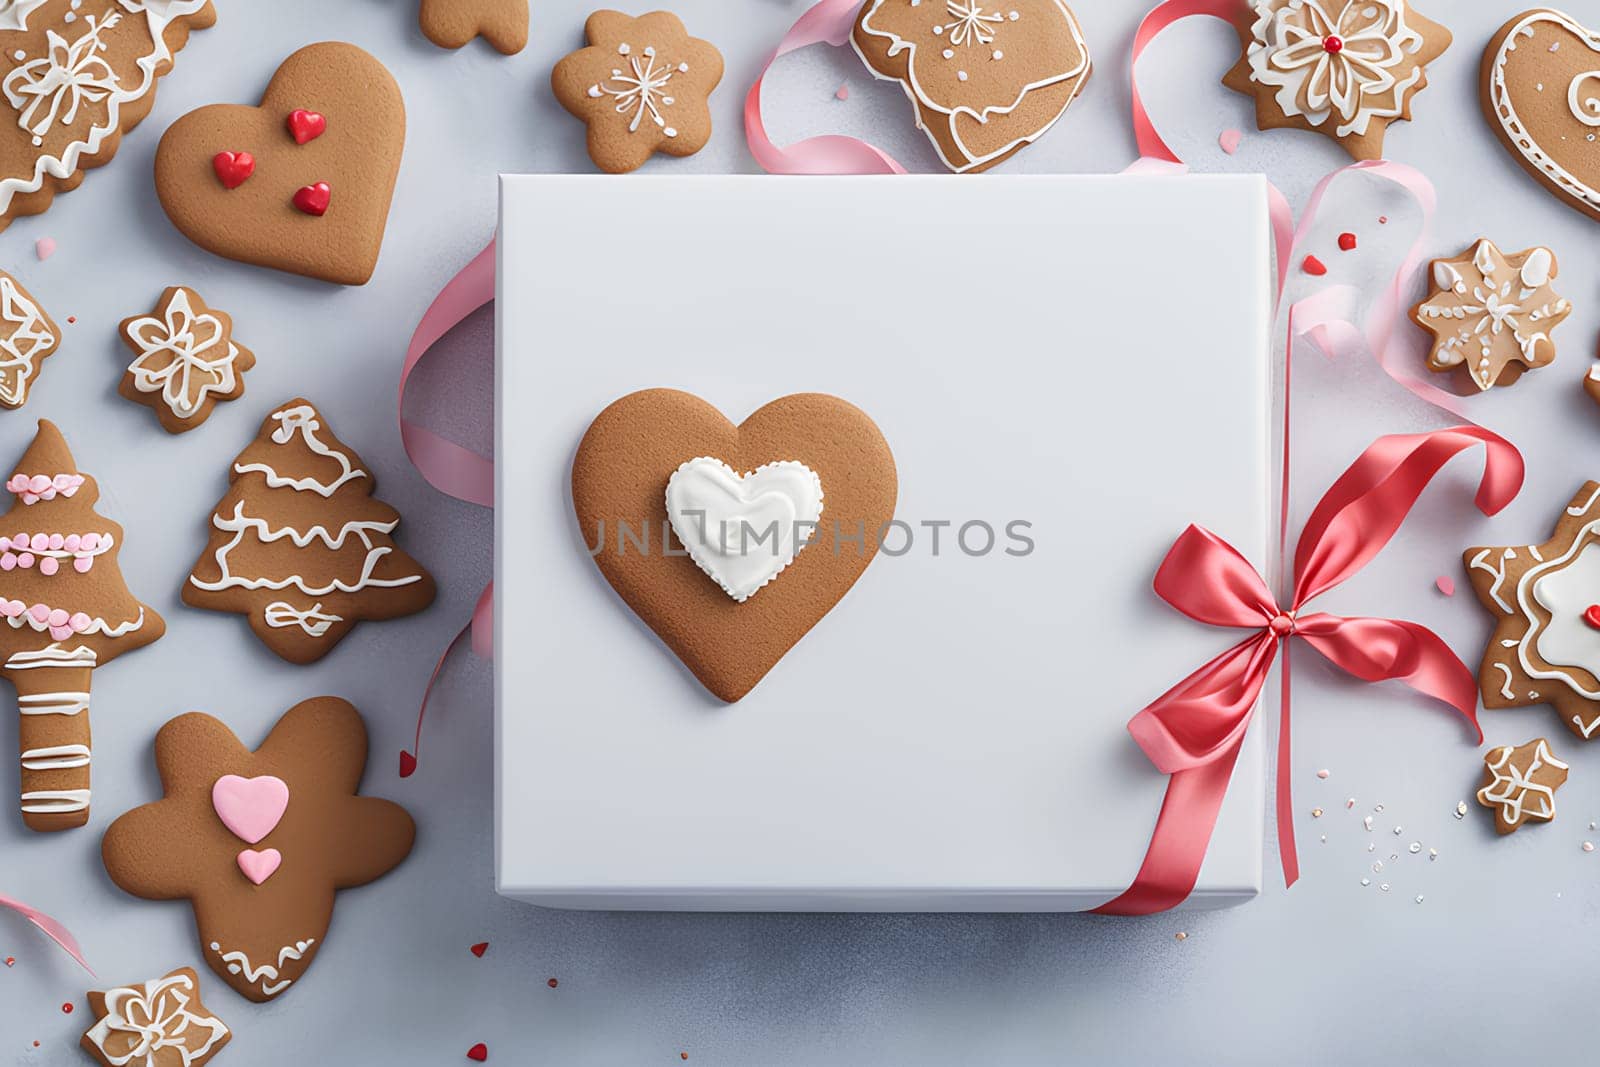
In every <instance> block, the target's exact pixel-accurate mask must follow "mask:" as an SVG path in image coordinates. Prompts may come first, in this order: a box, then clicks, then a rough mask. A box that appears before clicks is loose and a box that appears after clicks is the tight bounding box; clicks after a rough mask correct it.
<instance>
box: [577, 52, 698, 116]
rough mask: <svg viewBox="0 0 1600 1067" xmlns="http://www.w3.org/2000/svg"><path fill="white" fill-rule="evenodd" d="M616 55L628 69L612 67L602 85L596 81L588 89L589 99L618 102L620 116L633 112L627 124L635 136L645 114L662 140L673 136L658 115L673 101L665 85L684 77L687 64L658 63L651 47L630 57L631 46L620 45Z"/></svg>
mask: <svg viewBox="0 0 1600 1067" xmlns="http://www.w3.org/2000/svg"><path fill="white" fill-rule="evenodd" d="M617 54H618V55H620V56H625V57H627V60H628V70H626V71H624V70H621V69H617V68H613V69H612V71H611V77H610V78H608V79H606V80H605V81H603V82H597V83H596V84H594V85H591V86H590V87H589V96H590V98H591V99H596V100H598V99H600V98H601V97H604V96H609V97H611V98H612V99H613V100H615V101H616V102H617V104H616V111H617V114H619V115H626V114H627V113H628V112H630V111H632V112H633V120H632V121H631V122H629V123H628V132H629V133H638V132H639V128H640V126H641V125H642V124H643V122H644V117H645V116H646V115H649V116H650V121H651V122H652V123H653V124H654V125H655V126H656V128H657V129H659V130H660V131H661V135H662V136H663V137H676V136H678V131H677V130H676V129H674V128H673V127H671V126H668V125H667V120H666V117H665V116H664V115H662V113H661V109H662V108H663V107H671V106H672V104H673V103H674V102H675V101H674V100H673V98H672V97H671V96H669V95H667V94H666V92H665V90H666V88H667V83H668V82H670V81H671V80H672V76H673V75H674V74H687V73H688V72H689V64H687V63H679V64H678V65H677V66H673V65H672V64H670V63H667V62H664V61H658V57H657V56H656V50H655V48H654V47H653V46H646V47H645V48H644V50H643V52H642V54H641V55H634V54H633V47H632V46H631V45H629V44H626V43H624V44H622V45H620V46H619V47H618V48H617Z"/></svg>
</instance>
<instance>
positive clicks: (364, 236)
mask: <svg viewBox="0 0 1600 1067" xmlns="http://www.w3.org/2000/svg"><path fill="white" fill-rule="evenodd" d="M405 139H406V108H405V101H404V100H403V99H402V98H401V96H400V86H399V85H398V84H396V82H395V80H394V77H393V76H392V75H390V73H389V71H388V69H387V68H385V67H384V65H383V64H382V63H379V62H378V61H377V60H376V59H374V58H373V57H372V56H370V55H368V54H367V53H366V52H363V51H362V50H361V49H359V48H357V47H356V46H355V45H353V44H345V43H343V42H340V41H324V42H322V43H321V44H311V45H307V46H306V47H304V48H302V49H300V50H299V51H298V52H295V53H294V54H293V55H291V56H290V57H289V58H288V59H285V60H284V61H283V63H282V64H281V65H280V66H279V67H278V70H277V72H276V73H274V74H273V76H272V81H271V82H269V83H268V84H267V90H266V92H265V93H263V94H262V97H261V103H260V104H259V105H257V106H254V107H252V106H249V105H245V104H212V105H210V106H208V107H202V108H200V109H198V110H196V111H191V112H189V113H188V114H187V115H185V116H183V117H182V118H180V119H179V120H178V121H177V122H174V123H173V124H172V126H171V127H170V128H169V129H168V130H167V132H166V133H165V134H163V135H162V137H161V144H160V146H159V147H158V148H157V149H156V194H157V195H158V196H159V197H160V198H161V206H162V208H163V209H165V211H166V213H167V217H168V218H170V219H171V220H172V224H173V225H174V226H176V227H177V228H178V229H179V230H180V231H181V232H182V233H183V235H184V236H185V237H187V238H189V240H191V241H193V242H194V243H195V244H197V245H199V246H200V247H201V248H204V249H206V250H207V251H210V252H214V253H216V254H217V255H219V256H225V257H227V258H228V259H236V260H238V261H240V262H241V263H255V264H258V265H260V266H263V267H273V268H275V269H277V270H283V271H289V272H290V273H293V274H304V275H306V276H308V277H311V278H321V279H323V280H324V281H330V282H337V283H339V284H341V285H365V284H366V282H367V280H368V279H370V278H371V277H372V272H373V270H375V269H376V267H377V264H378V253H379V251H380V250H381V249H382V247H383V234H384V229H385V228H386V227H387V225H388V219H389V203H390V200H391V199H392V198H393V196H394V183H395V179H396V177H398V175H399V173H400V154H401V151H402V149H403V148H404V146H405Z"/></svg>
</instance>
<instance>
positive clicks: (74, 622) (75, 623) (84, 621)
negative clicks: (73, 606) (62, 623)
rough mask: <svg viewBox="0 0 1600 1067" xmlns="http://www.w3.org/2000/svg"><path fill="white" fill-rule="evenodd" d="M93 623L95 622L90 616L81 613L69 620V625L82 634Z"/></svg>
mask: <svg viewBox="0 0 1600 1067" xmlns="http://www.w3.org/2000/svg"><path fill="white" fill-rule="evenodd" d="M92 622H94V620H93V619H91V618H89V616H88V615H86V614H84V613H83V612H81V611H80V612H78V613H77V614H76V615H74V616H73V617H72V618H70V619H68V620H67V625H68V626H71V627H72V628H73V630H74V631H76V632H78V633H80V634H81V633H83V631H85V630H87V629H88V628H89V624H90V623H92Z"/></svg>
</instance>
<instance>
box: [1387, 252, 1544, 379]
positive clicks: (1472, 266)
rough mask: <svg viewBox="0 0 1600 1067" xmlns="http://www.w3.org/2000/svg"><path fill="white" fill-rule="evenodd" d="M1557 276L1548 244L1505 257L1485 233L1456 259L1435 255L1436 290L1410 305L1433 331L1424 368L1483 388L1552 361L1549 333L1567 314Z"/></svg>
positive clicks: (1416, 319)
mask: <svg viewBox="0 0 1600 1067" xmlns="http://www.w3.org/2000/svg"><path fill="white" fill-rule="evenodd" d="M1559 273H1560V267H1559V266H1558V265H1557V263H1556V257H1555V253H1553V252H1551V251H1550V250H1549V249H1548V248H1530V249H1528V250H1527V251H1525V252H1518V253H1516V254H1515V255H1510V256H1508V255H1506V254H1505V253H1503V252H1501V251H1500V249H1499V248H1498V247H1496V246H1495V243H1494V242H1493V241H1491V240H1489V239H1488V238H1484V239H1482V240H1480V241H1479V242H1478V243H1477V244H1476V245H1474V246H1473V247H1472V248H1470V249H1468V250H1467V251H1466V252H1464V253H1462V254H1461V256H1460V257H1459V258H1457V259H1436V260H1434V261H1433V289H1432V291H1431V292H1430V293H1429V294H1428V299H1426V300H1424V301H1423V302H1422V303H1420V304H1418V305H1417V306H1416V307H1414V308H1412V309H1411V319H1412V321H1413V322H1415V323H1416V324H1417V325H1418V326H1421V327H1422V328H1423V329H1424V330H1427V331H1428V332H1429V333H1431V334H1433V352H1432V353H1431V354H1430V355H1429V356H1428V369H1429V370H1431V371H1437V372H1441V373H1447V372H1451V371H1455V370H1457V369H1460V370H1463V371H1465V372H1466V373H1467V377H1469V378H1471V379H1472V384H1473V385H1475V386H1477V387H1478V389H1479V390H1480V391H1482V390H1486V389H1489V388H1491V387H1493V386H1496V385H1510V384H1511V383H1512V382H1514V381H1516V380H1517V379H1518V378H1520V377H1522V372H1523V371H1524V370H1529V369H1532V368H1534V367H1543V366H1545V365H1546V364H1548V363H1550V362H1552V361H1553V360H1554V359H1555V358H1556V346H1555V342H1554V341H1552V340H1551V339H1550V333H1551V331H1552V330H1554V329H1555V328H1556V327H1557V326H1559V325H1561V323H1562V321H1563V320H1565V319H1566V317H1567V316H1568V315H1570V314H1572V305H1571V304H1569V303H1568V302H1567V301H1566V300H1565V299H1563V298H1562V297H1561V296H1560V295H1558V294H1557V293H1556V291H1555V289H1554V288H1552V286H1551V282H1552V281H1554V279H1555V277H1556V275H1557V274H1559Z"/></svg>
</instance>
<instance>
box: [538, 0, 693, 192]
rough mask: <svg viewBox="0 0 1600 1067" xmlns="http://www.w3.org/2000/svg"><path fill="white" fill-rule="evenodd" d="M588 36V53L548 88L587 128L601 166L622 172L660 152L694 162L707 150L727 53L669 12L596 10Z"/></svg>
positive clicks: (564, 66)
mask: <svg viewBox="0 0 1600 1067" xmlns="http://www.w3.org/2000/svg"><path fill="white" fill-rule="evenodd" d="M583 32H584V38H585V40H586V41H587V42H588V47H586V48H580V49H579V50H578V51H576V52H573V53H572V54H571V55H569V56H567V57H566V58H565V59H563V60H562V61H561V62H559V63H557V64H556V67H555V70H554V71H552V72H551V74H550V86H551V88H552V89H554V90H555V94H556V99H557V100H559V101H561V106H562V107H564V108H566V109H567V110H568V111H570V112H571V113H572V114H573V115H574V116H575V117H576V118H579V119H582V120H583V122H584V124H585V125H587V126H588V127H589V158H590V159H593V160H594V162H595V166H597V167H599V168H600V169H601V170H603V171H606V172H607V173H609V174H622V173H625V172H627V171H630V170H637V169H638V168H639V167H642V166H643V165H644V163H645V161H646V160H647V159H649V158H650V157H651V156H652V155H653V154H655V153H656V152H664V153H666V154H667V155H669V156H692V155H694V154H695V153H696V152H698V151H700V149H702V148H704V147H705V146H706V142H707V141H709V140H711V107H710V104H709V101H710V98H711V92H712V90H714V89H715V88H716V87H717V83H718V82H720V81H722V53H720V52H718V51H717V50H716V48H714V47H713V46H712V45H711V43H710V42H709V41H702V40H700V39H699V38H698V37H690V36H689V32H688V30H686V29H684V26H683V22H682V20H680V19H679V18H678V16H676V15H674V14H672V13H670V12H667V11H652V12H651V13H650V14H648V15H641V16H640V17H638V18H631V17H629V16H627V15H624V14H622V13H621V12H620V11H596V12H595V13H594V14H592V15H590V16H589V21H588V22H586V23H585V24H584V31H583Z"/></svg>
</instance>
